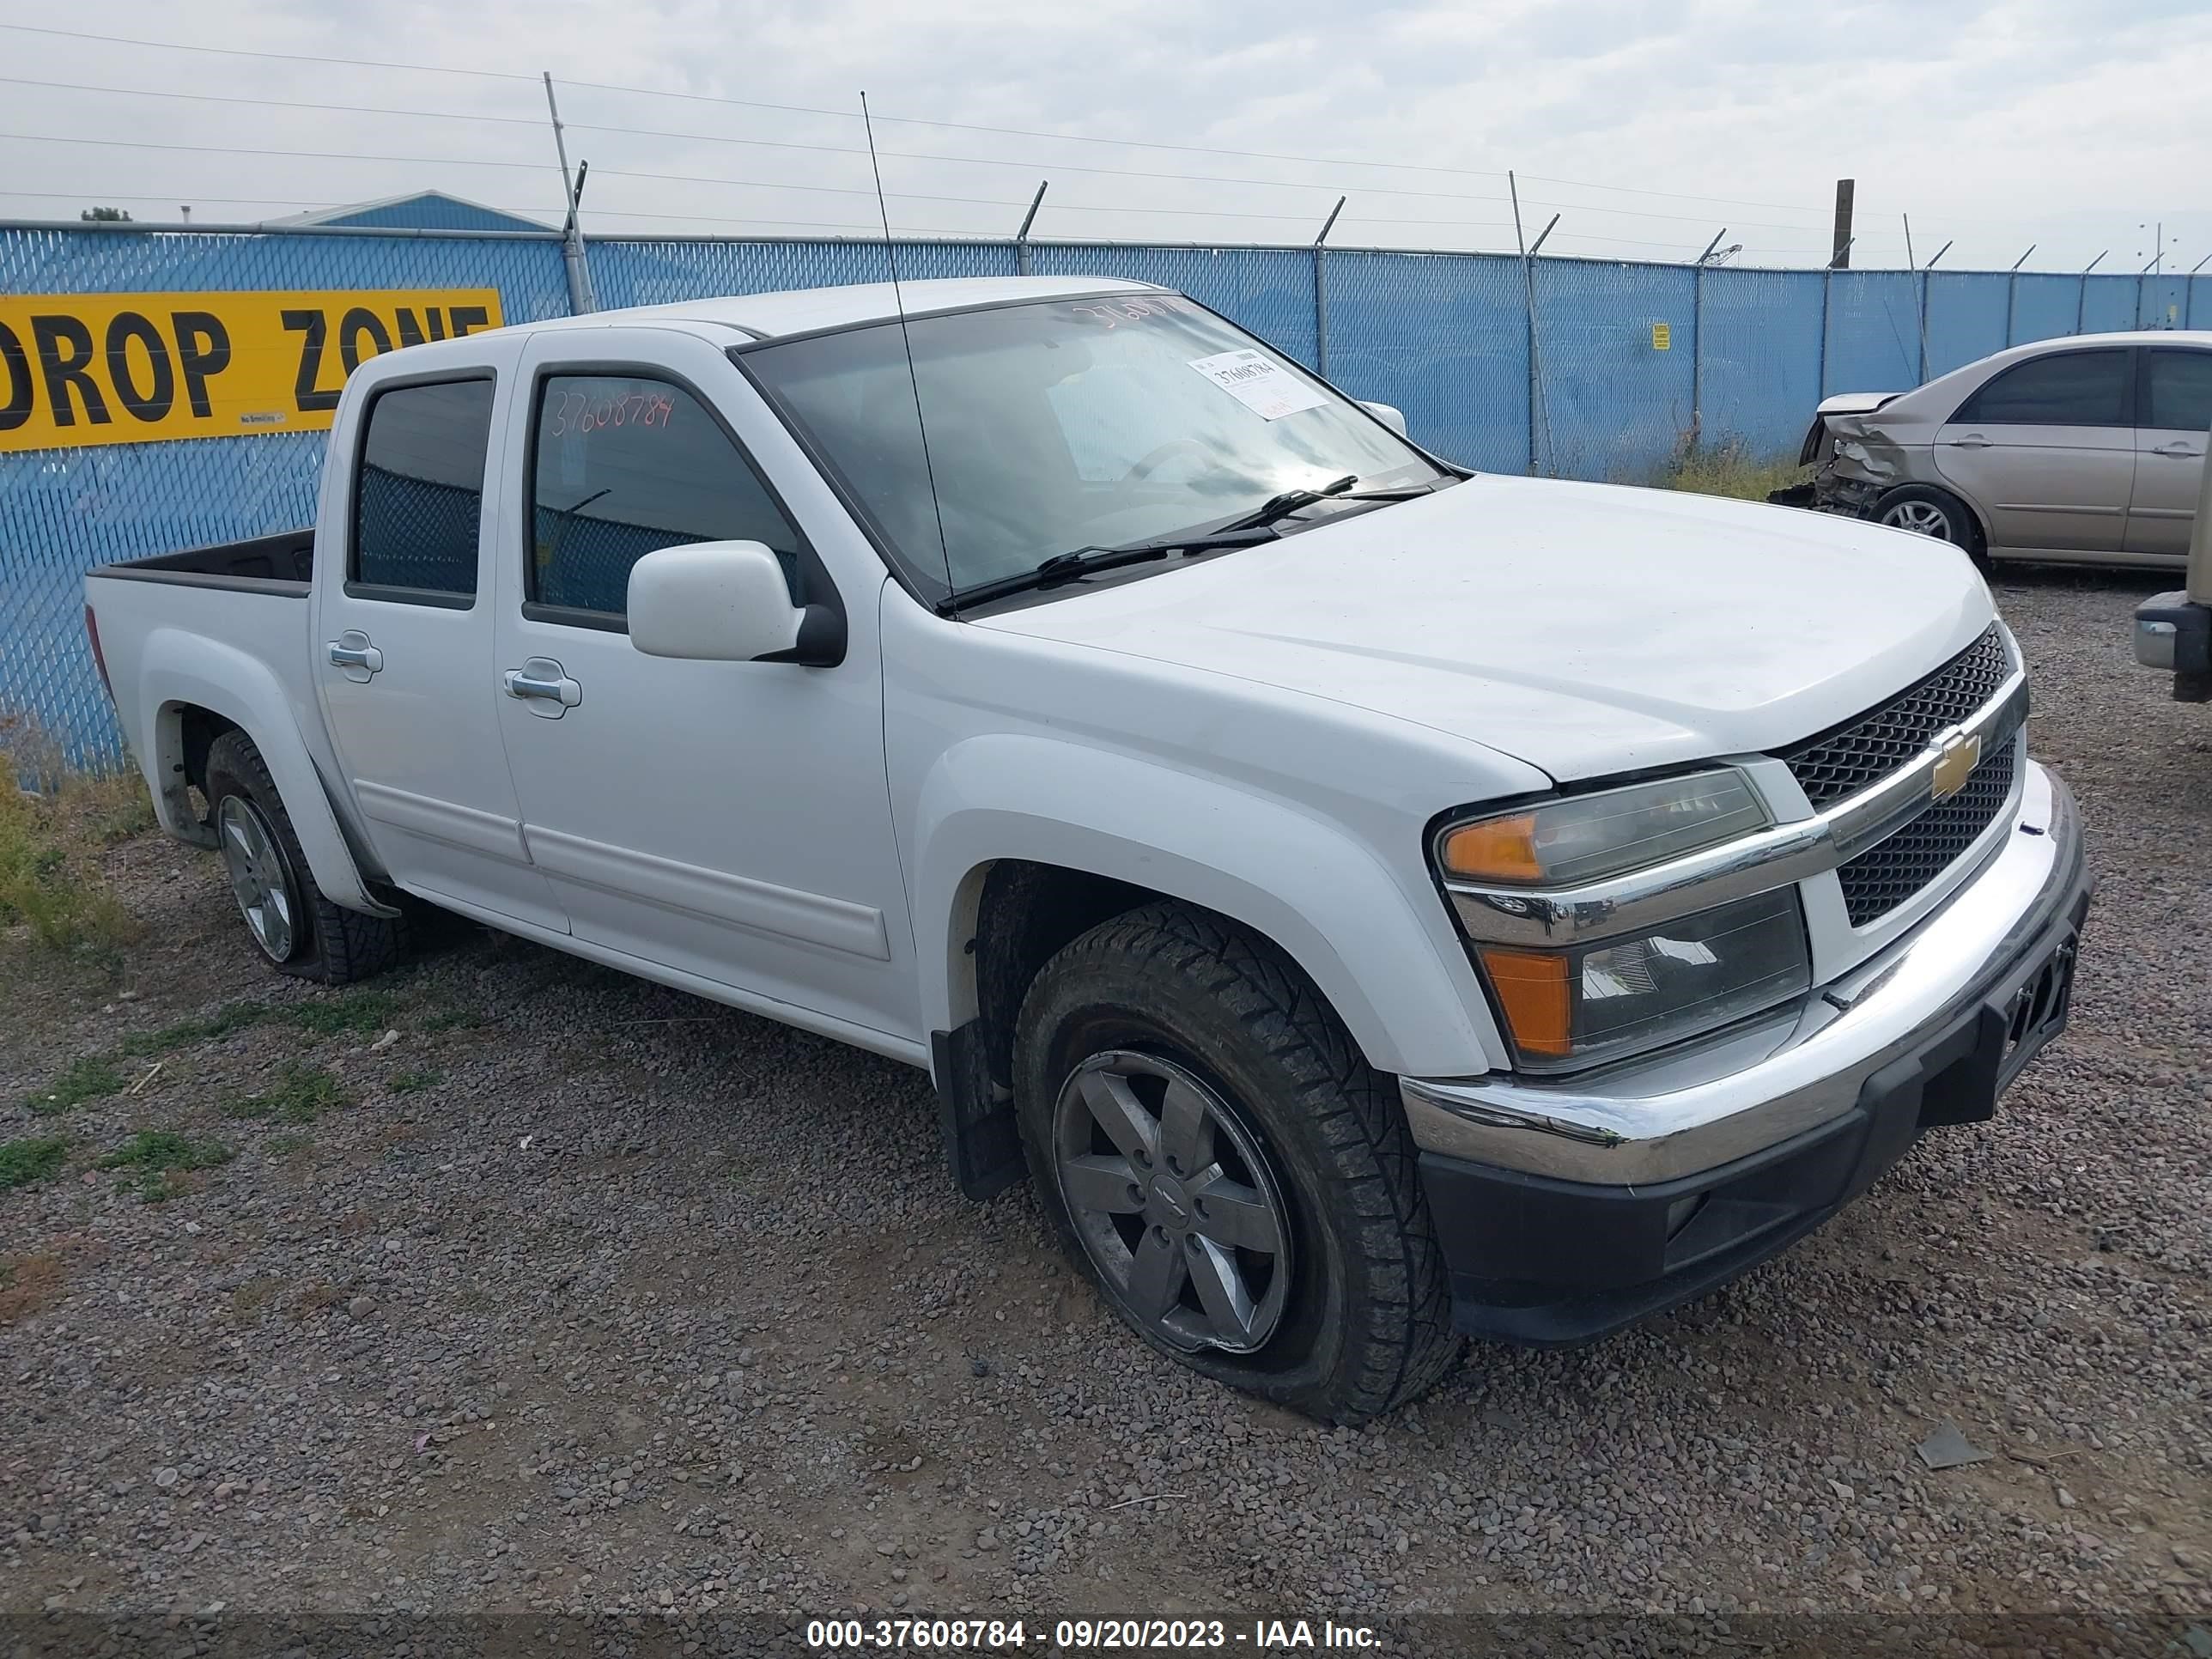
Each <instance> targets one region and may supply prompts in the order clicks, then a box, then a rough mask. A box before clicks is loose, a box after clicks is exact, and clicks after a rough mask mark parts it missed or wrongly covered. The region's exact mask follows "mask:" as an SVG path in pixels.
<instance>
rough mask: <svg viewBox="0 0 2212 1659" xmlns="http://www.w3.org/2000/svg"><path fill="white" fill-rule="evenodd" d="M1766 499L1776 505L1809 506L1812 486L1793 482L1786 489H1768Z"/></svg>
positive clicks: (1811, 503)
mask: <svg viewBox="0 0 2212 1659" xmlns="http://www.w3.org/2000/svg"><path fill="white" fill-rule="evenodd" d="M1766 499H1767V501H1769V502H1770V503H1771V504H1772V505H1774V506H1776V507H1810V506H1812V505H1813V486H1812V485H1811V484H1809V483H1794V484H1791V485H1790V486H1789V488H1787V489H1770V490H1768V491H1767V492H1766Z"/></svg>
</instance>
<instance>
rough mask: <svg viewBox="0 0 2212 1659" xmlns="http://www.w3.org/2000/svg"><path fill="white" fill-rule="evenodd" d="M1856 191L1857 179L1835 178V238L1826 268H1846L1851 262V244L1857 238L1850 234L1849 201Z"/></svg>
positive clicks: (1855, 194)
mask: <svg viewBox="0 0 2212 1659" xmlns="http://www.w3.org/2000/svg"><path fill="white" fill-rule="evenodd" d="M1857 193H1858V180H1857V179H1837V180H1836V240H1835V248H1834V252H1832V253H1830V254H1829V255H1828V269H1829V270H1847V269H1848V268H1849V267H1850V263H1851V244H1852V243H1853V242H1855V241H1857V240H1858V239H1857V237H1855V236H1853V235H1852V234H1851V201H1852V198H1853V197H1855V196H1857Z"/></svg>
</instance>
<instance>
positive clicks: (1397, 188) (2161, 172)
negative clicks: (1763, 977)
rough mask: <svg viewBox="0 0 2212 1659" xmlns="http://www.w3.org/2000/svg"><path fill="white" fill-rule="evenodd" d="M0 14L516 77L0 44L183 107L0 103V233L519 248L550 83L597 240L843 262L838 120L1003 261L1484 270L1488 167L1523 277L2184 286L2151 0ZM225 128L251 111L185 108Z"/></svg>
mask: <svg viewBox="0 0 2212 1659" xmlns="http://www.w3.org/2000/svg"><path fill="white" fill-rule="evenodd" d="M0 21H9V22H17V23H27V24H36V25H41V26H46V27H70V28H76V29H82V30H84V31H88V32H91V33H105V34H112V35H118V36H125V37H135V38H139V39H143V40H167V41H188V42H192V43H196V44H201V45H209V46H230V47H238V48H246V49H252V50H258V51H264V52H290V53H299V54H305V55H308V56H314V57H327V58H341V59H346V60H349V61H352V60H363V59H370V60H381V61H385V62H394V63H401V64H441V65H447V66H450V67H454V68H465V69H472V70H492V71H497V72H499V73H501V74H503V75H505V76H508V77H510V78H506V79H498V78H477V77H474V76H456V75H443V74H432V73H424V72H421V71H418V70H394V69H381V68H370V67H343V66H339V65H335V64H301V63H287V62H281V61H273V60H270V59H265V58H237V57H223V56H213V55H203V54H197V53H185V52H161V51H155V50H148V49H144V48H141V47H137V46H120V45H106V44H101V43H98V42H91V41H85V40H70V39H65V38H61V37H58V36H53V35H42V34H37V33H18V32H13V31H0V60H4V62H5V64H6V65H7V67H6V68H5V70H4V71H0V73H5V74H6V75H8V76H11V77H15V78H16V79H20V80H28V81H34V82H49V83H51V82H65V83H70V85H71V86H73V87H100V88H139V89H142V90H144V91H149V92H171V93H179V92H183V93H191V94H199V95H200V100H192V99H161V98H156V97H131V96H121V95H116V94H110V93H106V92H88V91H79V90H58V89H54V88H52V87H51V86H46V87H20V86H17V87H10V88H9V97H8V99H7V100H6V106H7V114H6V116H5V118H4V119H0V127H3V128H4V130H5V131H7V132H8V133H10V134H15V135H29V137H8V138H0V151H4V158H5V159H4V166H0V213H6V214H9V215H11V216H24V217H48V216H58V217H65V218H74V216H75V215H76V210H77V209H78V208H79V207H81V206H83V205H87V204H91V203H94V202H115V203H118V204H121V205H125V206H128V207H130V208H131V210H132V211H133V213H134V214H136V215H137V216H138V217H140V218H142V219H146V218H167V217H171V216H173V210H174V205H175V204H178V203H182V202H191V203H193V204H195V205H196V207H197V217H198V218H199V219H200V220H201V221H202V222H206V221H209V220H222V221H233V222H242V221H251V220H253V219H258V218H262V217H272V216H280V215H282V214H283V213H285V212H287V211H290V210H295V209H296V208H301V207H309V206H327V205H333V204H339V203H343V202H349V201H357V200H364V199H368V198H372V197H379V196H384V195H390V194H394V193H397V192H399V191H404V190H408V189H412V188H417V187H422V186H433V185H435V186H436V187H439V188H442V189H446V190H449V191H453V192H454V193H455V194H458V195H462V196H465V197H471V198H473V199H476V200H479V201H485V202H489V203H490V204H494V205H496V206H502V207H511V208H515V209H518V210H526V211H529V212H532V213H533V214H535V215H537V216H541V217H545V218H551V217H553V216H556V213H557V210H558V206H559V184H558V180H557V177H556V173H555V171H554V168H553V167H552V152H551V139H550V133H549V131H547V129H546V126H545V125H544V93H543V88H542V87H540V86H539V85H538V83H537V82H536V80H535V76H536V72H537V71H538V70H540V69H550V70H552V71H553V72H554V74H555V76H556V79H557V80H558V81H560V82H561V83H562V113H563V115H564V116H565V117H566V118H568V120H569V121H570V122H571V123H572V124H574V131H572V133H571V153H572V155H586V156H588V157H589V158H590V159H591V161H592V185H591V188H590V193H589V196H588V197H587V199H586V222H587V225H589V226H590V227H591V228H595V229H597V230H598V231H599V232H600V233H602V234H622V233H629V234H635V233H638V232H641V231H648V230H655V229H659V230H683V231H690V232H695V233H696V232H709V231H717V230H726V231H728V232H731V233H732V234H737V233H742V232H743V231H744V230H746V229H747V228H753V229H756V230H773V229H776V228H784V229H788V230H791V231H793V232H794V233H799V234H805V232H807V231H808V230H809V229H810V228H816V227H827V228H829V229H830V232H831V234H836V233H838V232H840V231H842V233H844V234H866V229H867V227H868V226H869V225H870V224H871V223H872V222H873V219H874V203H873V201H872V197H870V196H869V194H868V193H867V192H868V191H869V188H870V174H869V171H868V167H867V162H866V156H865V155H863V154H860V153H859V151H860V129H859V124H858V122H857V121H856V120H854V118H852V116H851V115H850V114H849V113H848V112H851V111H853V110H854V108H855V106H856V97H857V93H858V90H859V88H861V87H864V86H865V87H866V88H868V91H869V94H870V97H871V100H872V103H873V105H874V106H875V107H876V109H877V110H878V112H879V113H880V114H881V115H882V116H883V117H884V119H883V120H881V121H880V122H879V124H878V142H879V143H880V144H881V145H882V147H883V149H884V178H885V182H886V184H887V185H889V186H890V189H891V190H892V191H893V192H894V193H895V194H894V200H893V203H892V209H893V216H894V218H895V220H896V221H897V222H899V223H900V224H901V225H902V226H903V227H912V228H930V229H936V230H941V231H946V232H952V233H959V234H994V235H1005V234H1008V233H1010V232H1011V231H1012V228H1013V227H1014V226H1015V225H1016V224H1017V223H1018V222H1019V219H1020V216H1021V214H1022V211H1023V210H1024V207H1025V206H1026V204H1027V202H1028V199H1029V197H1030V192H1031V191H1033V190H1034V189H1035V188H1036V183H1037V181H1038V180H1039V179H1044V178H1049V179H1051V181H1052V183H1051V188H1050V191H1049V192H1048V197H1047V206H1046V210H1045V212H1044V215H1043V216H1042V218H1041V220H1040V222H1039V230H1040V233H1041V234H1046V235H1052V236H1060V237H1084V238H1090V237H1099V238H1112V239H1116V240H1194V241H1216V240H1218V241H1223V242H1237V241H1278V242H1293V243H1304V242H1306V241H1310V240H1311V238H1312V236H1313V234H1314V233H1315V232H1316V230H1317V229H1318V228H1319V225H1320V222H1321V220H1322V217H1323V216H1325V215H1326V214H1327V212H1328V209H1329V206H1330V204H1332V203H1333V202H1334V200H1335V198H1336V197H1337V196H1338V195H1340V194H1345V195H1348V196H1349V197H1350V198H1351V200H1350V204H1348V205H1347V207H1346V210H1345V217H1344V220H1343V222H1342V223H1341V224H1340V228H1339V229H1338V231H1337V232H1336V234H1335V236H1334V240H1336V241H1338V242H1339V243H1340V244H1346V245H1351V244H1370V245H1384V246H1431V247H1490V248H1498V247H1510V246H1512V245H1513V240H1514V239H1513V230H1512V216H1511V212H1510V203H1509V201H1508V200H1507V197H1508V195H1509V192H1508V191H1507V189H1506V181H1505V179H1504V176H1503V175H1504V171H1505V169H1507V168H1509V167H1510V168H1512V169H1514V170H1515V171H1516V173H1517V174H1518V175H1519V177H1520V180H1521V184H1522V198H1523V199H1522V206H1523V210H1524V213H1525V214H1527V215H1528V216H1531V217H1533V218H1534V219H1535V220H1536V222H1538V223H1541V222H1542V219H1543V218H1548V217H1549V216H1550V215H1552V214H1553V213H1554V212H1556V213H1558V214H1559V216H1560V222H1559V228H1558V230H1557V231H1556V232H1555V233H1554V236H1553V240H1552V242H1551V243H1550V244H1549V245H1548V246H1547V252H1568V253H1577V254H1586V255H1592V256H1601V255H1611V256H1617V257H1623V258H1681V257H1686V255H1688V254H1693V253H1694V252H1696V251H1697V250H1698V249H1699V248H1700V247H1702V246H1704V245H1705V241H1706V240H1708V239H1709V238H1710V237H1711V235H1712V234H1714V233H1715V232H1717V231H1719V230H1721V229H1722V228H1723V227H1726V228H1727V231H1728V240H1729V241H1730V242H1740V243H1741V244H1742V245H1743V249H1744V251H1743V253H1742V254H1741V256H1740V258H1741V259H1742V260H1743V261H1744V262H1746V263H1761V264H1812V263H1818V262H1819V261H1820V258H1821V256H1822V255H1823V253H1824V252H1825V250H1826V246H1827V240H1828V234H1827V218H1828V212H1829V198H1830V193H1831V189H1832V181H1833V180H1834V179H1836V178H1837V177H1838V175H1849V176H1851V177H1854V178H1856V179H1857V180H1858V203H1859V213H1860V220H1859V230H1860V234H1861V237H1862V240H1861V243H1860V246H1859V247H1858V249H1857V251H1856V258H1857V262H1858V263H1862V264H1865V263H1881V264H1896V263H1900V262H1901V261H1902V258H1903V256H1904V252H1905V244H1904V235H1903V222H1902V217H1901V216H1902V215H1904V214H1905V213H1908V212H1909V213H1910V214H1911V216H1912V229H1913V241H1914V245H1915V248H1916V250H1917V252H1919V253H1920V254H1921V255H1923V257H1924V256H1925V255H1927V254H1929V253H1931V252H1934V250H1935V249H1936V247H1937V246H1941V245H1942V242H1943V241H1945V240H1954V242H1955V246H1954V250H1953V252H1951V253H1949V254H1948V255H1947V256H1946V258H1945V264H1947V265H1949V266H1953V267H1964V266H1966V265H1971V264H1982V265H1991V264H1994V265H1996V266H1997V267H1999V268H2002V266H2004V265H2007V264H2010V263H2011V260H2012V258H2014V257H2015V255H2016V254H2017V253H2018V252H2019V251H2020V250H2021V248H2023V247H2025V246H2027V244H2028V243H2030V242H2038V243H2040V244H2041V245H2042V246H2041V248H2040V249H2039V253H2038V256H2037V258H2035V259H2034V260H2033V262H2032V264H2033V265H2035V266H2044V265H2048V266H2049V267H2051V268H2057V269H2066V268H2072V267H2074V266H2076V265H2078V264H2083V263H2086V262H2087V258H2088V257H2089V255H2091V254H2093V253H2094V252H2097V250H2098V248H2099V247H2100V246H2108V247H2110V248H2111V249H2112V258H2110V259H2109V260H2108V261H2107V268H2120V269H2127V268H2130V264H2140V263H2142V259H2145V258H2148V257H2149V256H2150V253H2151V251H2152V240H2151V239H2152V232H2151V230H2150V229H2149V228H2148V227H2149V226H2151V225H2154V224H2155V223H2156V222H2158V221H2159V220H2160V218H2161V217H2162V218H2163V220H2164V221H2165V223H2166V232H2167V234H2168V236H2169V240H2178V241H2179V246H2180V247H2181V249H2182V251H2183V252H2184V253H2185V260H2184V263H2185V264H2186V263H2193V262H2194V260H2195V259H2196V258H2197V257H2198V255H2200V254H2202V253H2204V252H2212V191H2208V187H2207V185H2206V183H2205V179H2204V178H2203V169H2202V168H2201V167H2197V166H2195V165H2194V164H2193V158H2195V157H2196V156H2197V155H2198V154H2199V153H2200V152H2201V149H2202V139H2201V137H2200V136H2199V134H2198V132H2197V126H2198V125H2199V124H2200V121H2201V112H2202V105H2203V100H2202V97H2201V94H2200V90H2199V89H2200V88H2203V87H2204V86H2206V85H2208V84H2212V16H2208V15H2207V14H2206V13H2205V12H2204V10H2203V9H2202V8H2201V6H2198V5H2194V4H2189V3H2183V0H2150V3H2144V4H2138V5H2131V6H2130V7H2129V8H2127V9H2125V10H2124V12H2123V11H2121V10H2119V9H2114V8H2110V7H2106V6H2102V5H2098V4H2095V3H2083V0H2005V3H1996V0H1990V3H1981V4H1958V5H1948V6H1943V7H1940V8H1938V7H1932V6H1929V5H1926V4H1924V3H1903V0H1833V3H1827V4H1822V5H1817V6H1808V5H1802V4H1800V5H1790V6H1778V5H1774V4H1771V3H1768V0H1682V3H1676V4H1672V5H1655V4H1639V3H1632V0H1586V3H1579V4H1577V5H1575V6H1571V7H1569V6H1563V5H1559V4H1556V3H1548V0H1500V3H1492V4H1486V5H1481V6H1468V5H1451V4H1443V3H1435V4H1403V5H1397V6H1391V7H1383V8H1375V9H1360V8H1356V7H1350V6H1346V5H1345V4H1343V3H1341V0H1327V3H1324V0H1271V3H1268V4H1265V5H1261V4H1258V3H1254V0H1228V3H1216V4H1212V5H1208V6H1193V5H1191V4H1189V3H1188V0H1122V3H1117V4H1116V5H1115V6H1112V7H1051V6H1039V5H1037V4H1036V3H1034V0H904V3H897V4H884V3H874V0H820V3H805V4H800V3H780V0H761V3H737V0H646V3H638V4H625V5H623V6H621V7H608V8H605V9H593V8H591V7H588V6H568V7H561V8H555V9H547V8H545V7H544V6H543V5H542V4H529V5H525V4H522V3H520V0H480V3H477V4H475V5H472V6H469V7H465V8H456V7H448V6H443V5H441V6H431V5H423V4H415V3H392V0H345V3H341V0H316V3H310V4H307V5H300V4H283V3H276V0H199V3H194V4H189V5H184V6H179V5H177V4H173V3H172V4H166V5H161V4H155V3H151V0H104V3H102V0H93V3H88V4H85V5H82V6H80V7H78V8H76V9H73V10H71V11H70V12H69V13H67V14H66V15H64V14H58V13H56V12H54V11H53V10H52V9H50V8H43V7H42V8H38V9H32V8H30V7H28V6H27V5H13V6H6V7H0ZM624 86H629V87H647V88H658V89H660V90H662V91H663V92H665V93H671V94H673V93H685V94H692V98H691V99H690V100H686V99H683V98H677V97H672V96H658V97H654V96H643V95H639V94H634V93H629V92H623V91H617V90H610V89H608V88H611V87H624ZM222 98H231V99H237V100H245V101H240V102H237V103H225V102H219V101H204V100H210V99H222ZM718 99H719V100H748V101H750V103H753V104H765V105H781V106H799V109H801V110H804V109H808V108H811V109H820V110H827V111H829V112H831V113H829V114H811V113H805V112H794V110H793V109H789V108H787V109H784V110H776V109H765V108H753V107H744V106H742V105H740V104H733V103H724V102H715V101H701V100H718ZM253 100H264V101H260V102H256V101H253ZM266 100H285V101H289V102H292V103H296V104H304V105H308V106H312V107H307V108H289V109H288V108H280V107H275V106H272V104H271V103H270V102H269V101H266ZM331 106H353V107H348V108H340V107H331ZM380 110H388V111H399V112H416V113H378V112H376V111H380ZM456 117H471V119H459V118H456ZM913 117H931V118H937V119H939V120H941V121H946V122H954V123H965V124H968V125H969V126H972V127H985V128H1024V129H1031V130H1034V131H1038V132H1052V133H1060V134H1067V135H1081V136H1084V137H1091V138H1113V139H1116V140H1121V141H1124V142H1120V143H1084V142H1074V141H1073V140H1072V139H1070V138H1063V137H1053V138H1044V137H1021V136H1017V135H1013V134H1009V133H1003V132H992V131H964V130H962V129H961V128H959V127H947V126H931V125H915V124H911V123H910V122H909V121H908V120H903V119H901V118H913ZM53 138H74V139H92V138H96V139H101V140H105V141H107V142H106V143H105V144H103V145H91V144H72V143H52V142H44V141H43V140H50V139H53ZM131 146H145V147H144V148H132V147H131ZM160 146H197V147H200V148H160ZM1176 146H1182V147H1185V148H1175V147H1176ZM226 149H228V150H236V151H244V152H251V153H243V154H233V153H222V152H223V151H224V150H226ZM1208 151H1243V152H1265V153H1266V154H1243V155H1237V154H1218V153H1206V152H1208ZM1278 157H1305V158H1327V160H1326V161H1325V162H1324V161H1322V160H1319V159H1316V160H1309V161H1300V160H1285V159H1276V158H1278ZM1162 175H1165V176H1162ZM126 198H128V199H126ZM2139 226H2142V227H2145V228H2142V229H2138V227H2139ZM1530 228H1531V229H1532V230H1533V228H1534V227H1533V226H1531V227H1530ZM2138 251H2139V252H2140V257H2138Z"/></svg>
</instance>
